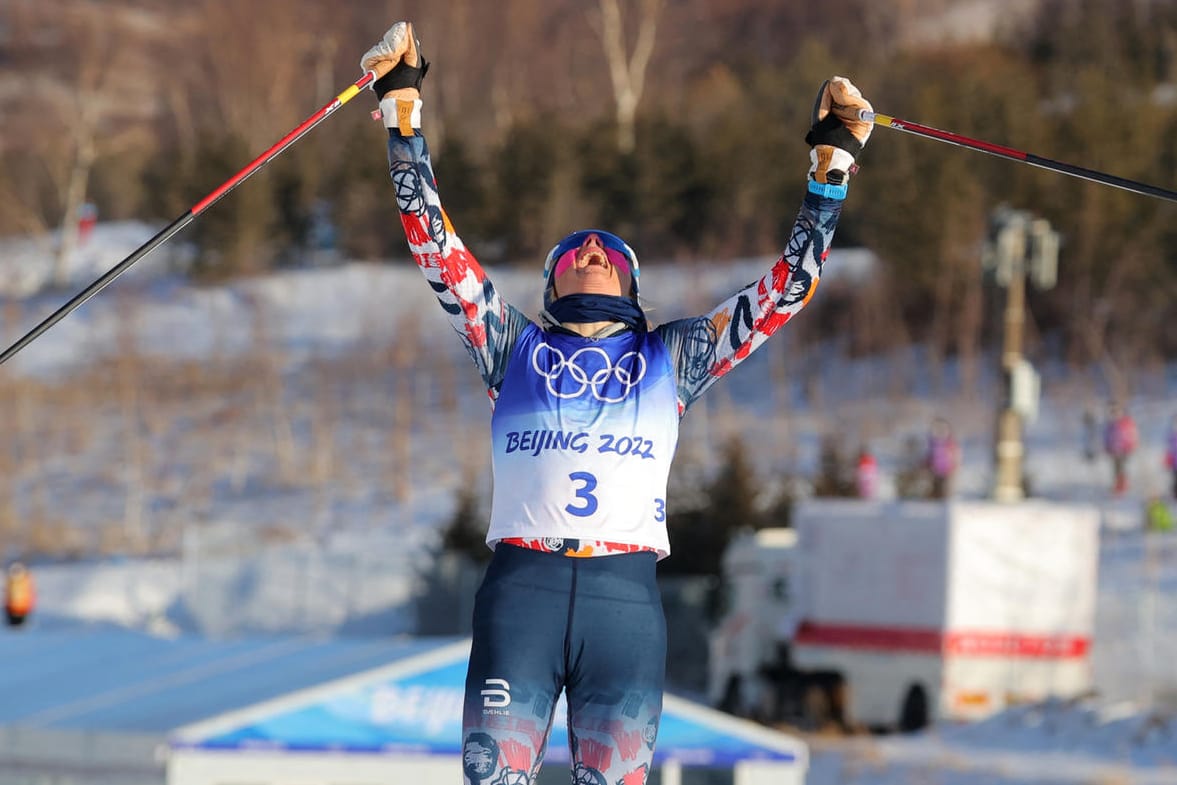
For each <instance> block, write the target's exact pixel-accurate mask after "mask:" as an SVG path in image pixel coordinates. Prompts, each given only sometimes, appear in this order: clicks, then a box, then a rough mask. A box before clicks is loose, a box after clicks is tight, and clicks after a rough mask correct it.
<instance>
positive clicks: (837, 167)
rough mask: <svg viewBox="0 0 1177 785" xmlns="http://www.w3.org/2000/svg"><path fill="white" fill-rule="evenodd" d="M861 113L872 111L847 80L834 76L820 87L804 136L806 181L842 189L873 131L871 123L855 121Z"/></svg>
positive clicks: (868, 103)
mask: <svg viewBox="0 0 1177 785" xmlns="http://www.w3.org/2000/svg"><path fill="white" fill-rule="evenodd" d="M863 109H865V110H866V111H868V112H871V111H874V110H873V109H872V107H871V105H870V102H869V101H867V100H866V99H865V98H863V97H862V93H861V92H859V90H858V88H857V87H855V86H854V85H853V84H851V82H850V80H849V79H846V78H845V77H842V76H835V77H834V78H833V79H828V80H826V82H825V83H824V84H822V86H821V89H820V90H819V91H818V93H817V100H816V101H815V102H814V104H813V125H812V127H810V129H809V133H808V134H806V135H805V141H806V142H807V143H808V144H809V145H810V146H811V147H812V149H811V150H810V151H809V159H810V162H811V165H810V167H809V179H810V180H813V181H815V182H818V183H823V184H824V183H829V184H831V185H835V186H837V185H845V184H846V183H847V181H848V180H849V179H850V175H851V173H853V172H855V171H857V168H856V167H855V165H854V159H855V158H857V157H858V154H859V153H861V152H862V148H863V146H864V145H865V144H866V140H867V139H869V138H870V133H871V131H872V130H873V129H874V122H873V121H866V120H860V119H859V117H858V113H859V111H861V110H863Z"/></svg>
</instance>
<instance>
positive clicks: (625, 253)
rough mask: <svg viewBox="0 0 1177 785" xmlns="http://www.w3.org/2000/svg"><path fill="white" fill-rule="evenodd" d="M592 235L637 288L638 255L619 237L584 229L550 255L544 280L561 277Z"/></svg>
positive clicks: (569, 237) (607, 255)
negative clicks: (556, 276) (627, 274)
mask: <svg viewBox="0 0 1177 785" xmlns="http://www.w3.org/2000/svg"><path fill="white" fill-rule="evenodd" d="M590 235H596V236H597V239H598V240H600V241H601V247H602V248H603V249H604V250H605V256H606V257H607V258H608V259H609V263H610V264H612V265H613V266H614V267H616V268H618V269H619V270H624V271H625V272H627V273H629V275H630V277H631V278H632V279H633V282H634V286H635V288H636V286H637V278H638V257H637V254H635V253H634V252H633V249H632V248H630V247H629V246H628V245H626V244H625V241H624V240H622V239H621V238H620V237H618V236H617V235H615V234H610V233H609V232H602V231H600V230H599V229H584V230H582V231H579V232H573V233H572V234H570V235H568V236H567V237H565V238H564V239H563V240H561V241H560V242H559V243H557V244H556V247H555V248H553V249H552V250H551V251H550V252H549V253H548V258H547V259H546V260H545V261H544V280H545V281H549V280H551V278H552V276H553V275H559V274H560V273H562V272H564V271H565V270H566V269H568V266H569V265H571V264H572V263H573V262H574V261H575V260H576V254H577V252H578V251H579V250H580V248H581V246H583V245H584V241H585V240H586V239H588V237H589V236H590Z"/></svg>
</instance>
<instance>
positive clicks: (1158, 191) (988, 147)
mask: <svg viewBox="0 0 1177 785" xmlns="http://www.w3.org/2000/svg"><path fill="white" fill-rule="evenodd" d="M858 119H860V120H863V121H865V122H868V123H869V122H873V123H874V124H875V125H883V126H886V127H887V128H894V129H895V130H897V131H905V132H906V133H909V134H915V135H916V136H922V137H924V138H926V139H936V140H937V141H941V142H947V143H948V144H955V145H959V146H960V147H967V148H969V149H970V150H979V151H980V152H982V153H989V154H990V155H996V156H998V157H999V158H1008V159H1009V160H1011V161H1021V162H1022V163H1024V164H1030V165H1031V166H1037V167H1039V168H1042V169H1049V170H1050V171H1052V172H1059V173H1061V174H1069V175H1071V176H1072V177H1079V178H1081V179H1083V180H1090V181H1092V182H1095V183H1103V184H1104V185H1110V186H1112V187H1114V188H1122V189H1124V190H1125V191H1131V192H1133V193H1137V194H1143V195H1144V196H1155V197H1157V198H1158V199H1167V200H1169V201H1170V202H1177V191H1170V190H1169V189H1167V188H1161V187H1159V186H1155V185H1149V184H1147V183H1140V182H1137V181H1136V180H1129V179H1127V178H1125V177H1117V176H1116V175H1114V174H1106V173H1104V172H1097V171H1095V170H1094V169H1086V168H1084V167H1082V166H1075V165H1074V164H1067V163H1063V162H1062V161H1053V160H1051V159H1050V158H1043V157H1042V156H1040V155H1034V154H1033V153H1026V152H1022V151H1021V150H1015V149H1013V148H1012V147H1005V146H1003V145H999V144H993V143H992V142H982V141H980V140H979V139H970V138H969V137H967V136H961V135H960V134H954V133H952V132H951V131H941V130H940V129H938V128H931V127H929V126H926V125H920V124H919V123H913V122H910V121H908V120H900V119H899V118H898V117H891V116H890V115H885V114H880V113H878V112H868V111H867V110H865V109H862V110H859V112H858Z"/></svg>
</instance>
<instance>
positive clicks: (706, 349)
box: [657, 77, 872, 411]
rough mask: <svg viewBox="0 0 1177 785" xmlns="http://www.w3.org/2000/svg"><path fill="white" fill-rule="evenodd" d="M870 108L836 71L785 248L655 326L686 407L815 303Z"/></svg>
mask: <svg viewBox="0 0 1177 785" xmlns="http://www.w3.org/2000/svg"><path fill="white" fill-rule="evenodd" d="M870 108H871V106H870V104H869V103H868V102H867V101H866V99H864V98H863V97H862V94H861V93H860V92H859V91H858V88H856V87H855V86H854V85H853V84H851V83H850V81H849V80H847V79H844V78H842V77H834V78H833V79H831V80H829V81H827V82H826V83H825V84H823V85H822V88H821V90H820V91H819V93H818V100H817V103H816V105H815V106H814V116H813V125H812V127H811V128H810V130H809V133H808V134H807V135H806V137H805V140H806V142H808V143H809V145H810V147H811V151H810V168H809V177H808V188H807V190H808V192H807V193H806V195H805V199H804V201H803V202H802V204H801V211H800V213H799V214H798V215H797V220H796V221H795V222H794V223H793V228H792V231H791V232H790V233H789V239H788V242H787V244H786V246H785V250H784V253H782V254H781V256H780V258H779V259H777V261H776V263H775V264H773V266H772V267H771V268H770V269H769V270H768V272H767V273H766V274H765V275H764V277H762V278H761V279H760V280H758V281H755V282H753V283H751V284H749V285H748V286H745V287H744V288H743V289H741V290H739V291H738V292H736V293H735V294H733V295H732V296H731V297H729V298H727V299H726V300H724V301H723V302H722V303H720V304H719V305H718V306H716V307H715V308H713V309H712V310H711V311H710V312H709V313H706V314H704V315H702V316H696V317H692V318H687V319H679V320H677V321H673V322H669V323H667V324H664V325H662V326H660V327H658V328H657V332H658V333H659V334H661V335H662V339H663V341H665V342H666V345H667V346H668V347H669V348H670V351H671V354H672V356H674V358H675V368H676V370H677V373H678V396H679V409H680V411H685V410H686V408H687V407H688V406H690V405H691V404H692V403H693V402H694V401H695V400H696V399H697V398H698V397H699V396H700V395H702V394H703V392H704V391H706V390H707V388H709V387H710V386H711V385H712V384H714V383H715V382H716V381H718V380H719V379H720V378H722V377H723V376H724V374H726V373H727V372H728V371H730V370H731V369H732V368H734V367H735V366H736V365H738V364H739V363H740V362H742V361H743V360H744V359H745V358H746V357H747V356H748V355H749V354H751V353H752V352H753V351H754V350H755V349H757V348H758V347H759V346H761V345H762V344H763V343H764V342H765V341H766V340H768V338H769V336H771V335H772V334H773V333H775V332H776V331H777V330H778V329H779V328H780V327H781V326H782V325H784V324H785V323H786V322H788V321H789V320H790V319H792V318H793V317H794V316H795V315H796V314H797V312H798V311H800V310H801V309H802V308H804V307H805V306H806V304H808V303H809V299H810V298H811V297H812V296H813V292H814V290H815V289H816V288H817V284H818V281H820V280H821V274H822V268H823V266H824V264H825V261H826V257H828V256H829V253H830V243H831V242H832V241H833V237H834V229H835V228H836V227H837V225H838V218H839V217H840V215H841V213H842V202H843V200H844V199H845V198H846V192H847V187H848V184H849V179H850V175H851V174H852V173H853V172H854V171H855V166H854V159H855V157H856V156H857V155H858V153H859V152H861V151H862V147H863V145H864V144H865V143H866V140H867V138H868V137H869V136H870V132H871V129H872V126H871V124H870V123H867V122H862V121H860V120H859V119H858V115H857V112H858V110H859V109H868V110H869V109H870Z"/></svg>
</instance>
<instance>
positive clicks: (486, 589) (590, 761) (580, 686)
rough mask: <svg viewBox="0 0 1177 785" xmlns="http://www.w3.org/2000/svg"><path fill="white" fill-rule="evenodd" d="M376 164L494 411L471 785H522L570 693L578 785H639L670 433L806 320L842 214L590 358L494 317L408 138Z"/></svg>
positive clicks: (658, 659)
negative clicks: (697, 303)
mask: <svg viewBox="0 0 1177 785" xmlns="http://www.w3.org/2000/svg"><path fill="white" fill-rule="evenodd" d="M410 130H411V129H410ZM388 153H389V173H390V175H391V178H392V181H393V184H394V186H395V193H396V199H397V207H398V209H399V211H400V215H401V222H402V224H403V226H404V230H405V234H406V237H407V239H408V244H409V248H410V250H411V252H412V255H413V258H414V259H415V260H416V262H417V265H418V266H419V267H420V268H421V271H422V272H423V273H424V275H425V278H426V280H427V281H428V283H429V285H430V286H431V287H432V289H433V291H434V293H435V294H436V296H437V298H438V300H439V301H440V303H441V306H442V308H443V309H444V310H445V312H446V314H447V315H448V316H449V319H450V322H451V324H452V326H453V327H454V329H455V330H456V331H457V333H458V335H459V336H460V337H461V339H462V341H463V342H464V344H465V346H466V348H467V350H468V351H469V354H470V356H471V357H472V358H473V360H474V363H475V365H476V366H477V367H478V371H479V373H480V374H481V376H482V380H483V383H484V384H485V385H486V388H487V391H488V393H489V395H490V399H491V405H492V410H493V413H492V418H491V435H492V450H493V460H492V468H493V472H494V492H493V504H492V513H491V521H490V528H489V531H488V534H487V544H488V545H489V546H490V547H491V548H492V549H494V556H493V558H492V561H491V563H490V565H489V567H488V570H487V574H486V577H485V579H484V581H483V583H482V585H481V587H480V588H479V590H478V593H477V596H476V599H475V607H474V624H473V644H472V650H471V655H470V664H469V668H468V672H467V678H466V696H465V705H464V712H463V739H462V742H463V744H462V757H463V771H464V772H465V777H466V780H465V781H466V782H467V783H470V784H471V785H475V784H477V783H485V784H486V785H507V784H508V783H509V784H510V785H526V784H527V783H530V782H533V781H534V777H535V774H536V772H537V771H538V769H539V766H540V763H541V761H542V758H543V755H544V750H545V746H546V743H547V738H548V732H549V730H550V727H551V723H552V721H553V717H554V714H555V707H556V702H557V700H558V698H559V697H560V693H561V691H563V692H564V694H565V698H566V700H567V705H568V716H567V721H568V728H569V739H570V746H571V750H570V754H571V759H572V765H573V768H574V775H573V779H574V781H575V782H577V783H591V784H592V785H618V784H620V785H641V784H642V783H644V782H645V781H646V777H647V775H648V773H649V770H650V767H651V764H652V760H653V755H654V742H655V738H656V736H657V732H658V724H659V721H660V716H661V708H662V690H663V680H664V675H665V658H666V623H665V618H664V616H663V612H662V605H661V600H660V595H659V593H658V587H657V584H656V582H655V563H656V561H657V560H658V559H661V558H664V557H666V556H668V555H669V553H670V543H669V541H668V537H667V531H666V501H665V499H666V485H667V476H668V474H669V471H670V463H671V458H672V456H673V455H674V450H675V445H676V442H677V435H678V424H679V420H680V418H681V417H682V415H683V413H684V412H685V411H686V409H687V408H688V407H689V406H690V405H691V403H692V402H693V401H695V400H696V399H697V398H698V397H699V396H700V395H701V394H702V393H703V392H704V391H705V390H706V389H707V388H708V387H710V386H711V385H712V384H713V383H714V382H715V381H716V380H718V379H719V378H720V377H722V376H723V375H724V374H726V373H727V372H728V371H730V370H731V369H732V368H733V367H734V366H735V365H737V364H738V363H739V362H741V361H742V360H743V359H744V358H746V357H747V356H748V355H749V353H751V352H752V351H753V350H754V349H756V348H757V347H758V346H760V345H761V344H762V343H763V342H764V341H765V340H766V339H767V338H768V337H769V336H770V335H772V334H773V332H775V331H776V330H777V329H778V328H779V327H781V326H782V325H783V324H785V323H786V322H787V321H789V319H790V318H792V317H793V315H794V314H796V313H797V312H798V311H799V310H801V308H802V307H804V305H805V304H806V303H807V302H808V301H809V298H810V296H811V295H812V293H813V291H814V288H815V287H816V285H817V283H818V279H819V277H820V275H821V272H822V265H823V263H824V262H825V260H826V257H827V255H828V253H829V247H830V240H831V238H832V236H833V233H834V228H835V226H836V224H837V221H838V217H839V215H840V212H841V205H842V202H841V201H840V200H837V199H830V198H826V197H824V196H819V195H815V194H812V193H807V194H806V196H805V199H804V202H803V204H802V207H801V210H800V214H799V215H798V217H797V220H796V222H795V224H794V225H793V229H792V232H791V234H790V237H789V241H788V244H787V248H786V250H785V252H784V253H783V254H782V256H781V257H780V258H779V259H778V260H777V261H776V263H775V264H773V265H772V266H771V267H770V268H769V270H768V271H767V272H766V274H765V275H764V276H763V277H762V278H761V279H760V280H758V281H755V282H754V283H752V284H750V285H749V286H747V287H745V288H743V289H741V290H740V291H738V292H736V293H735V294H734V295H733V296H731V297H730V298H729V299H727V300H726V301H724V302H723V303H721V304H720V305H718V306H717V307H716V308H714V309H713V310H712V311H711V312H709V313H707V314H704V315H702V316H698V317H693V318H687V319H680V320H677V321H672V322H669V323H667V324H664V325H661V326H659V327H655V328H653V329H651V330H650V331H648V332H639V331H637V330H626V331H623V332H620V333H617V334H614V335H610V336H608V337H604V338H595V339H594V338H586V337H581V336H579V335H576V334H573V333H571V332H568V331H565V330H563V329H562V328H559V327H541V326H540V325H539V324H537V323H536V322H533V321H532V320H531V319H529V318H528V317H527V316H526V315H524V314H523V313H522V312H521V311H519V310H518V309H516V308H515V307H514V306H512V305H510V304H508V303H507V302H505V301H504V300H503V298H502V297H501V296H500V295H499V294H498V292H497V291H496V290H495V288H494V286H493V285H492V284H491V282H490V280H489V279H488V278H487V276H486V273H485V272H484V271H483V269H482V267H481V266H480V265H479V263H478V262H477V260H476V259H475V258H474V256H473V255H472V254H471V253H470V251H469V250H468V249H467V248H466V247H465V245H464V244H463V243H462V240H461V239H460V238H459V237H458V235H457V234H456V233H455V231H454V228H453V225H452V224H451V223H450V221H449V218H448V216H447V215H446V213H445V211H444V210H443V208H442V205H441V201H440V197H439V195H438V191H437V186H436V182H435V178H434V175H433V170H432V166H431V163H430V157H429V151H428V146H427V144H426V141H425V139H424V137H423V136H421V135H420V133H419V132H418V133H404V134H402V131H401V130H398V129H397V128H390V129H389V143H388ZM580 557H591V558H580Z"/></svg>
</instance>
